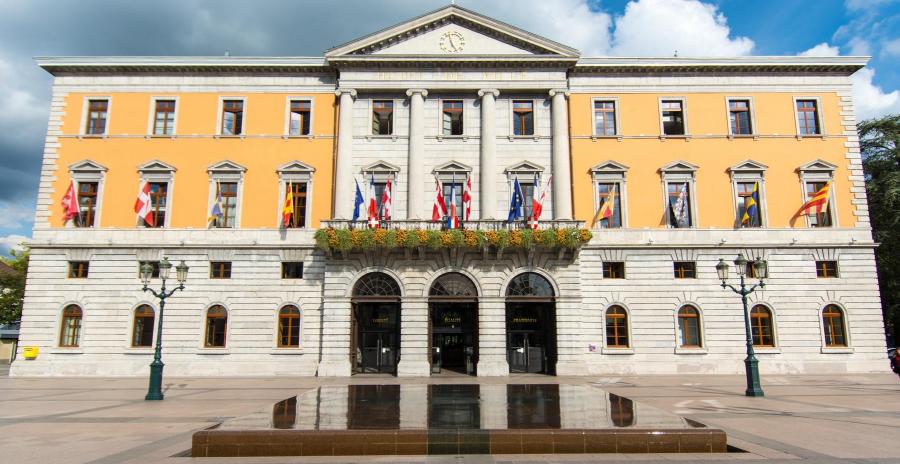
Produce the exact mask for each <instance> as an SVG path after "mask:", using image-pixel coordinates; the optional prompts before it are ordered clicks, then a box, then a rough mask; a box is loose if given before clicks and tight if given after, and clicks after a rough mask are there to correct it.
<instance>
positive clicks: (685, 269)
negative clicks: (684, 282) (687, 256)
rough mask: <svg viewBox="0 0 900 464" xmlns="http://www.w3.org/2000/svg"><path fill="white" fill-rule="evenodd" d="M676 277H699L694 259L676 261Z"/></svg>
mask: <svg viewBox="0 0 900 464" xmlns="http://www.w3.org/2000/svg"><path fill="white" fill-rule="evenodd" d="M674 269H675V278H676V279H693V278H696V277H697V263H695V262H693V261H675V263H674Z"/></svg>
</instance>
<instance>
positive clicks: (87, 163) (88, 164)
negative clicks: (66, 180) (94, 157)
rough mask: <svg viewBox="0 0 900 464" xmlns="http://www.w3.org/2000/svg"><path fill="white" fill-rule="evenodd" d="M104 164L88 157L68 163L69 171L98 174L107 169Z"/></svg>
mask: <svg viewBox="0 0 900 464" xmlns="http://www.w3.org/2000/svg"><path fill="white" fill-rule="evenodd" d="M108 170H109V169H107V167H106V166H103V165H102V164H99V163H96V162H94V161H91V160H89V159H86V160H81V161H79V162H77V163H73V164H70V165H69V172H71V173H79V174H100V173H104V172H106V171H108Z"/></svg>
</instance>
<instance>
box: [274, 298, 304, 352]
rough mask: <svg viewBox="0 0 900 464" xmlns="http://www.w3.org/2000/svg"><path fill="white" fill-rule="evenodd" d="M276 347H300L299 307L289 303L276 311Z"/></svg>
mask: <svg viewBox="0 0 900 464" xmlns="http://www.w3.org/2000/svg"><path fill="white" fill-rule="evenodd" d="M278 347H279V348H299V347H300V308H298V307H296V306H293V305H291V306H285V307H283V308H281V310H280V311H278Z"/></svg>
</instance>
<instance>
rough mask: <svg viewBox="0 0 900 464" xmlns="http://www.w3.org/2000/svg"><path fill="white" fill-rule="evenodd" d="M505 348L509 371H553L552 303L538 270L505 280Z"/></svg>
mask: <svg viewBox="0 0 900 464" xmlns="http://www.w3.org/2000/svg"><path fill="white" fill-rule="evenodd" d="M506 351H507V362H508V363H509V371H510V372H511V373H533V374H550V375H552V374H555V373H556V303H555V302H554V292H553V287H552V286H551V285H550V282H549V281H547V279H545V278H544V277H542V276H541V275H539V274H535V273H530V272H529V273H525V274H519V275H518V276H516V277H515V278H513V280H512V281H511V282H510V284H509V288H508V289H507V292H506Z"/></svg>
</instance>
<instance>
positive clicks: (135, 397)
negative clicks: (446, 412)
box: [0, 373, 900, 464]
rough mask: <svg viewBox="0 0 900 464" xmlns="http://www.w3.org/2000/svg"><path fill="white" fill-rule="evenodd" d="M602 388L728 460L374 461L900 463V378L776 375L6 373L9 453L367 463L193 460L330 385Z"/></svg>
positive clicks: (0, 446) (2, 448) (71, 463)
mask: <svg viewBox="0 0 900 464" xmlns="http://www.w3.org/2000/svg"><path fill="white" fill-rule="evenodd" d="M429 382H431V383H473V382H478V383H566V384H590V385H593V386H596V387H598V388H602V389H605V390H608V391H610V392H613V393H616V394H619V395H622V396H625V397H628V398H631V399H633V400H635V401H637V402H640V403H644V404H649V405H653V406H656V407H659V408H662V409H665V410H668V411H671V412H673V413H676V414H679V415H682V416H685V417H688V418H691V419H696V420H698V421H701V422H703V423H705V424H707V425H709V426H712V427H717V428H721V429H723V430H725V431H726V432H727V434H728V442H729V445H731V446H732V447H735V448H738V449H740V450H743V451H744V452H734V453H729V454H727V455H724V456H723V455H718V456H716V455H697V454H681V455H677V454H669V455H662V454H649V455H647V454H642V455H561V456H547V455H529V456H510V455H504V456H493V457H491V456H463V457H457V456H443V457H427V458H426V457H422V458H415V457H393V456H385V457H366V458H365V461H366V462H452V463H457V462H590V461H604V462H615V461H623V462H634V461H645V462H651V461H682V462H693V461H703V462H726V461H727V462H733V461H745V460H753V461H767V462H847V461H846V460H848V459H849V460H852V462H871V463H888V462H891V463H896V462H898V461H900V379H898V377H897V376H896V375H893V374H890V373H885V374H870V375H828V376H771V375H770V376H764V378H763V386H764V388H765V391H766V397H765V398H747V397H745V396H743V394H742V393H743V388H744V384H743V382H744V379H743V377H741V376H641V377H603V378H597V377H545V376H514V377H508V378H489V379H485V378H473V377H432V378H423V379H408V378H407V379H398V378H395V377H370V376H365V377H364V376H356V377H353V378H347V379H322V378H298V377H277V378H174V377H169V378H166V380H165V392H166V399H165V400H164V401H162V402H146V401H144V400H143V396H144V393H145V391H146V379H144V378H10V377H0V456H2V459H0V461H2V462H9V463H22V464H24V463H46V464H51V463H56V462H65V463H67V464H75V463H93V464H101V463H103V464H106V463H109V464H112V463H124V462H129V463H151V462H153V463H155V462H159V463H169V464H176V463H182V464H187V463H189V462H204V463H214V462H215V463H218V462H231V463H237V462H241V463H246V462H259V463H275V462H329V463H331V462H359V460H357V459H347V458H327V457H324V458H300V457H297V458H202V459H192V458H189V457H185V456H187V453H188V452H189V450H190V447H191V435H192V434H193V433H194V432H196V431H198V430H201V429H204V428H206V427H209V426H211V425H213V424H215V423H218V422H221V421H222V420H224V419H226V418H229V417H235V416H241V415H246V414H250V413H253V412H257V411H262V410H267V409H271V406H272V404H273V403H274V402H277V401H280V400H282V399H285V398H287V397H290V396H293V395H297V394H298V393H302V392H304V391H307V390H309V389H311V388H314V387H317V386H321V385H340V384H346V383H357V384H362V383H384V384H395V383H429Z"/></svg>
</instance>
